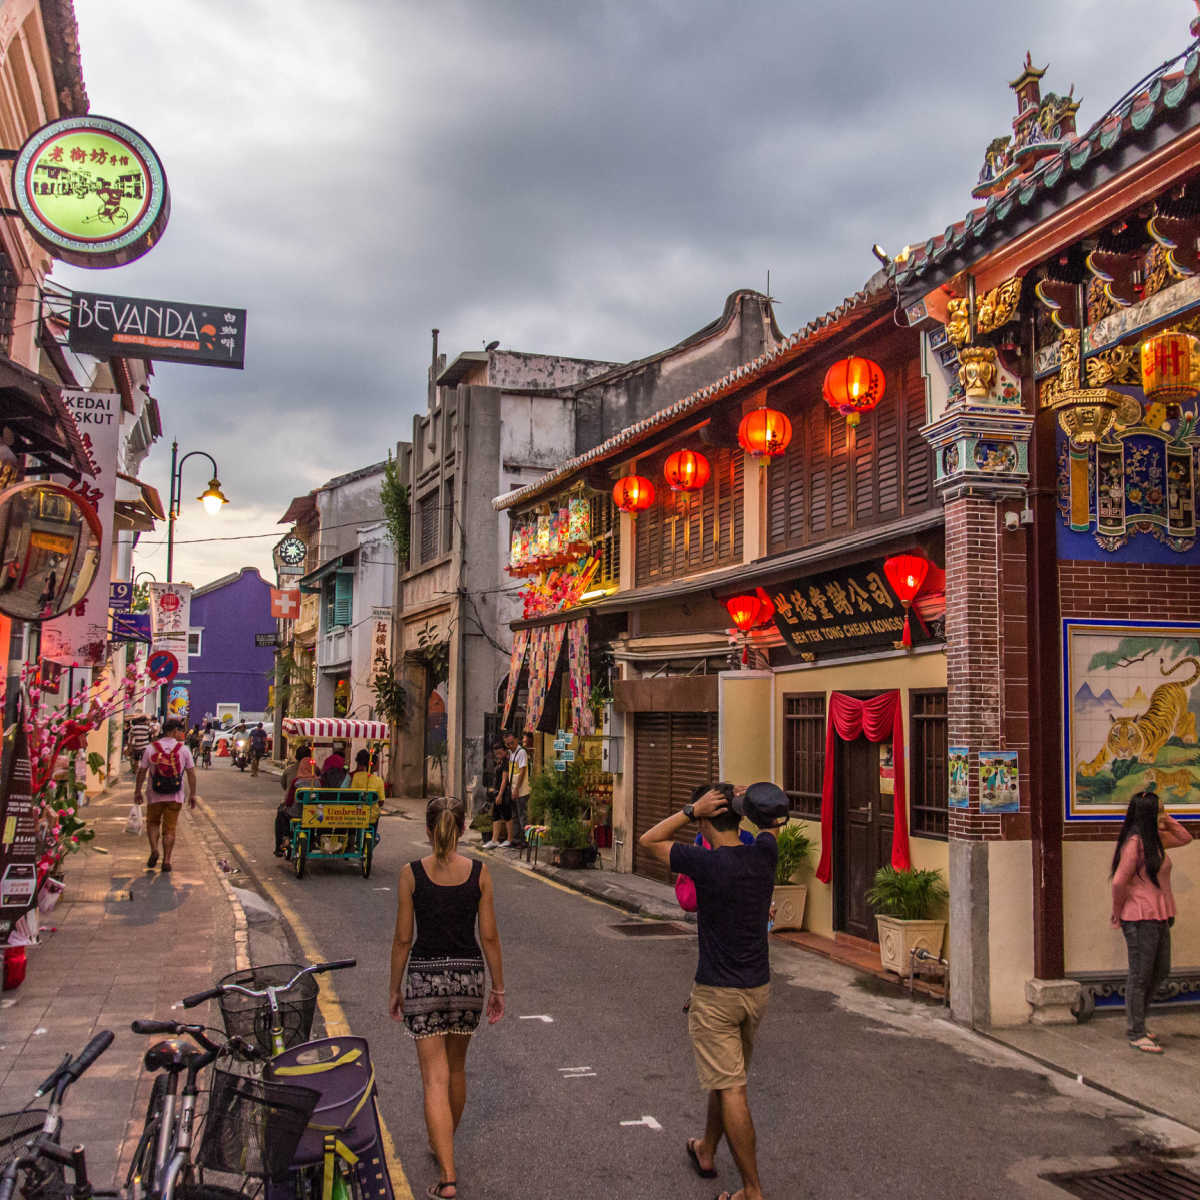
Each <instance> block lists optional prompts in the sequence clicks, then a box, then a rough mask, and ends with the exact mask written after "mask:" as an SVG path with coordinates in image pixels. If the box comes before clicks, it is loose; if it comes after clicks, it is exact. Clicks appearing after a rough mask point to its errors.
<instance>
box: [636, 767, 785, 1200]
mask: <svg viewBox="0 0 1200 1200" xmlns="http://www.w3.org/2000/svg"><path fill="white" fill-rule="evenodd" d="M755 786H756V787H760V786H762V785H755ZM745 815H748V814H747V805H746V802H745V795H744V790H742V789H734V788H733V786H732V785H730V784H728V783H716V784H713V785H711V786H704V787H699V788H697V789H696V791H695V792H694V793H693V794H692V802H691V803H690V804H685V805H684V806H683V810H682V812H678V813H675V814H674V815H673V816H670V817H667V819H666V820H665V821H660V822H659V823H658V824H657V825H655V826H654V827H653V828H652V829H649V830H647V831H646V832H645V833H644V834H642V836H641V838H640V839H639V844H640V845H641V846H642V848H643V849H644V850H646V851H647V852H648V853H650V854H652V855H653V856H654V857H656V858H657V859H659V861H660V862H663V863H665V864H668V865H669V866H670V868H671V870H672V871H675V872H677V873H678V874H681V875H688V876H690V877H691V879H692V880H694V881H695V884H696V905H697V908H696V919H697V924H698V926H699V946H700V957H699V962H698V964H697V966H696V981H695V983H694V984H693V986H692V995H691V1000H690V1001H689V1004H688V1034H689V1036H690V1037H691V1040H692V1050H693V1053H694V1054H695V1058H696V1071H697V1073H698V1074H699V1076H700V1086H701V1087H703V1088H704V1089H705V1090H706V1091H707V1092H708V1115H707V1121H706V1124H705V1131H704V1137H703V1138H701V1139H699V1140H697V1139H695V1138H691V1139H689V1140H688V1143H687V1153H688V1158H689V1159H690V1160H691V1164H692V1167H693V1169H694V1170H695V1171H696V1173H697V1174H698V1175H700V1176H701V1177H702V1178H704V1179H715V1178H716V1175H717V1172H716V1170H715V1167H714V1159H715V1156H716V1152H717V1146H718V1145H719V1144H720V1141H721V1138H722V1136H724V1137H725V1138H726V1139H727V1140H728V1142H729V1149H730V1150H731V1151H732V1153H733V1158H734V1161H735V1162H736V1163H737V1167H738V1171H739V1172H740V1173H741V1176H742V1191H741V1193H740V1197H741V1200H762V1196H763V1192H762V1189H761V1187H760V1186H759V1181H758V1163H757V1158H756V1155H755V1148H754V1122H753V1121H752V1119H751V1117H750V1105H749V1101H748V1099H747V1095H746V1074H747V1071H748V1069H749V1066H750V1055H751V1052H752V1051H753V1048H754V1034H755V1031H756V1030H757V1028H758V1023H759V1021H761V1020H762V1016H763V1013H764V1012H765V1011H766V1007H767V995H768V992H769V991H770V978H771V970H770V959H769V954H768V948H767V922H768V920H769V917H770V911H771V896H772V892H773V890H774V887H775V862H776V860H777V859H778V857H779V847H778V845H777V844H776V841H775V833H774V829H773V828H772V827H770V826H768V828H767V829H766V831H765V832H762V833H760V834H759V835H758V837H757V838H756V839H755V841H754V842H753V843H751V844H750V845H744V844H743V843H742V842H741V840H740V837H739V829H740V827H741V822H742V817H743V816H745ZM692 821H698V822H699V823H700V832H701V833H702V834H703V835H704V837H705V839H706V840H707V841H708V843H709V844H710V845H711V847H712V849H711V850H706V849H705V848H704V847H702V846H688V845H684V844H682V843H680V842H676V841H675V835H676V834H678V833H680V832H681V831H682V830H684V829H685V828H686V827H687V826H688V825H689V824H690V823H691V822H692ZM723 1195H724V1196H725V1197H729V1196H730V1193H724V1194H723ZM719 1200H720V1198H719Z"/></svg>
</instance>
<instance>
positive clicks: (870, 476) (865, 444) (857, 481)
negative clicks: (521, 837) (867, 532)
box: [853, 409, 879, 528]
mask: <svg viewBox="0 0 1200 1200" xmlns="http://www.w3.org/2000/svg"><path fill="white" fill-rule="evenodd" d="M878 414H879V410H878V409H876V410H875V411H874V412H870V413H866V414H864V416H863V418H862V420H861V421H860V422H859V425H858V428H857V429H856V430H855V431H854V438H853V442H854V451H853V462H854V468H853V469H854V518H853V524H854V526H855V528H858V527H859V526H862V525H871V524H873V523H874V521H875V450H876V446H877V445H878V438H877V425H876V421H877V418H878Z"/></svg>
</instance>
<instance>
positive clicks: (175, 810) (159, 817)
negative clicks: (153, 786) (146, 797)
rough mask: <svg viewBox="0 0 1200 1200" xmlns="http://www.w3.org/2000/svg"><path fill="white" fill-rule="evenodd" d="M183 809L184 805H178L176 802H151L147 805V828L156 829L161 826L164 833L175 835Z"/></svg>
mask: <svg viewBox="0 0 1200 1200" xmlns="http://www.w3.org/2000/svg"><path fill="white" fill-rule="evenodd" d="M181 808H183V805H182V804H176V803H175V801H174V800H151V801H150V802H149V803H148V804H147V805H146V825H147V827H148V828H150V829H156V828H157V827H158V826H159V825H160V824H161V825H162V827H163V832H164V833H174V832H175V826H176V825H178V824H179V810H180V809H181Z"/></svg>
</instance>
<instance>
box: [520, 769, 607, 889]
mask: <svg viewBox="0 0 1200 1200" xmlns="http://www.w3.org/2000/svg"><path fill="white" fill-rule="evenodd" d="M582 782H583V769H582V767H581V766H580V764H579V763H568V764H567V766H566V769H565V770H563V771H545V772H543V773H542V775H540V776H539V777H538V778H537V779H536V780H534V783H533V797H532V799H533V803H532V804H531V806H530V807H531V809H534V810H536V811H537V812H538V813H539V815H540V816H541V819H542V820H541V823H542V824H544V825H546V826H548V831H547V834H546V841H547V842H549V843H550V845H551V846H556V847H557V848H558V862H557V865H558V866H560V867H582V866H583V859H584V854H583V852H584V849H585V848H586V847H587V846H588V845H589V844H590V842H591V840H592V839H591V830H590V828H589V827H588V824H587V822H586V821H584V820H583V812H584V809H586V808H587V803H588V801H587V797H586V796H585V795H584V792H583V787H582Z"/></svg>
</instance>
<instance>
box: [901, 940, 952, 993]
mask: <svg viewBox="0 0 1200 1200" xmlns="http://www.w3.org/2000/svg"><path fill="white" fill-rule="evenodd" d="M919 962H920V963H936V964H937V965H938V966H939V967H942V968H943V970H942V1004H943V1005H944V1006H945V1007H949V1005H950V970H949V967H950V963H949V961H948V960H947V959H944V958H942V956H941V955H940V954H930V952H929V951H928V950H924V949H922V948H921V947H920V946H914V947H913V948H912V951H911V952H910V953H909V963H908V995H909V999H910V1000H911V999H912V998H913V979H914V978H915V977H916V973H917V970H916V968H917V963H919Z"/></svg>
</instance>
